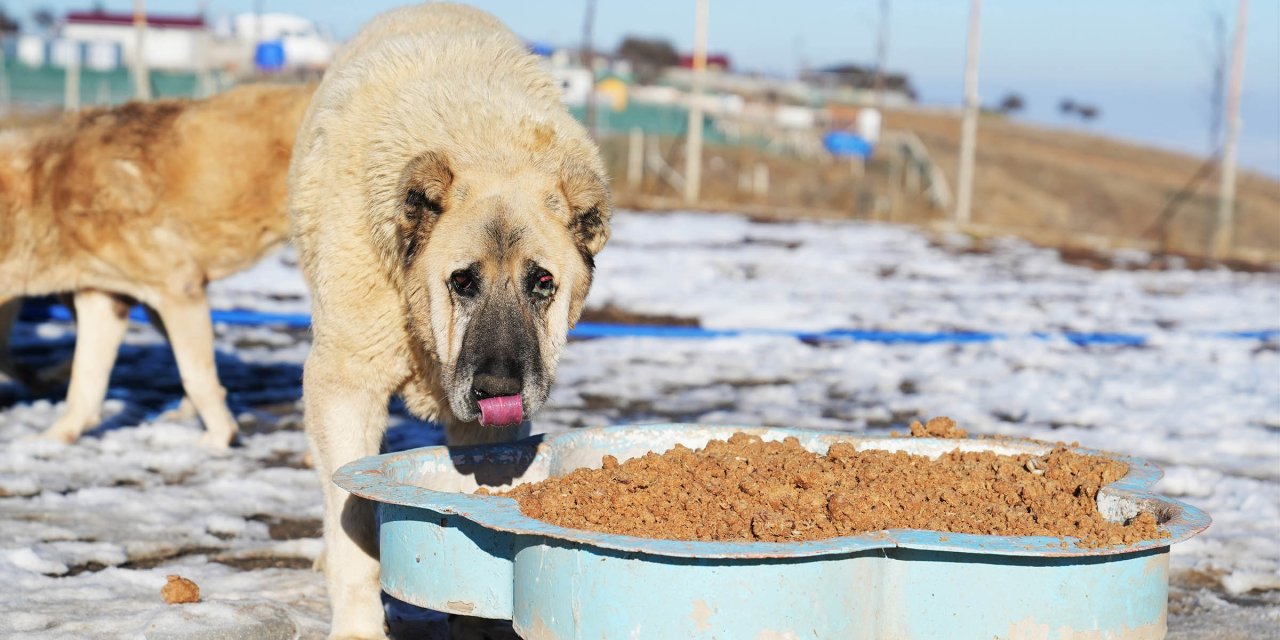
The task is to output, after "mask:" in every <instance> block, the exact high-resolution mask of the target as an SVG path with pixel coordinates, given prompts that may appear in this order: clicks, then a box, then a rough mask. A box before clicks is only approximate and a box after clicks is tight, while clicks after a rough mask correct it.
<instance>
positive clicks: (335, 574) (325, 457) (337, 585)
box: [303, 337, 391, 640]
mask: <svg viewBox="0 0 1280 640" xmlns="http://www.w3.org/2000/svg"><path fill="white" fill-rule="evenodd" d="M330 353H331V352H330V351H329V350H328V349H326V348H325V345H324V344H323V342H322V341H321V340H320V339H319V337H318V338H317V342H316V344H315V346H313V348H312V351H311V355H310V356H309V357H308V358H307V365H306V369H305V370H304V372H303V401H304V403H305V408H304V419H305V421H306V428H307V440H308V442H309V445H310V448H311V458H312V460H313V461H314V462H315V466H316V471H317V472H318V473H319V474H320V485H321V487H322V488H323V489H324V561H323V564H324V572H325V582H326V585H327V586H328V589H329V602H330V605H331V606H332V608H333V611H332V614H333V618H332V625H331V627H330V631H329V637H330V638H332V639H334V640H336V639H338V638H343V639H346V638H385V637H386V632H385V630H384V628H383V626H384V624H385V620H384V618H385V615H384V613H383V609H382V597H381V593H382V589H381V586H380V584H379V581H378V537H377V536H378V532H377V523H376V522H375V517H374V512H373V505H372V504H371V503H370V502H368V501H366V500H363V499H361V498H357V497H355V496H352V495H351V494H349V493H347V492H346V491H343V490H342V489H339V488H338V487H337V486H336V485H334V484H333V481H332V479H331V478H332V476H333V472H334V471H336V470H337V469H338V468H339V467H341V466H342V465H344V464H346V463H348V462H351V461H353V460H356V459H358V458H361V457H364V456H369V455H374V454H376V453H378V448H379V446H380V445H381V442H382V435H383V432H384V431H385V430H386V424H387V401H388V400H389V399H390V395H391V392H390V390H389V389H387V390H384V389H383V386H384V385H380V384H377V380H378V379H379V378H380V376H379V375H378V374H379V372H373V371H353V370H351V363H350V361H349V358H343V357H342V356H340V355H336V354H335V355H330ZM344 360H345V361H344Z"/></svg>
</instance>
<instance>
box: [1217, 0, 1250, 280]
mask: <svg viewBox="0 0 1280 640" xmlns="http://www.w3.org/2000/svg"><path fill="white" fill-rule="evenodd" d="M1248 19H1249V0H1239V2H1238V3H1237V4H1236V33H1235V36H1234V42H1233V43H1232V46H1231V79H1230V80H1229V81H1228V85H1227V105H1226V108H1225V111H1226V116H1227V140H1226V143H1225V144H1223V147H1222V173H1221V178H1222V181H1221V182H1220V183H1219V185H1218V219H1217V221H1216V223H1215V224H1214V228H1213V244H1212V245H1211V246H1210V248H1209V252H1210V255H1212V256H1214V257H1220V256H1223V255H1225V254H1227V253H1228V252H1229V251H1230V250H1231V245H1232V243H1233V242H1234V240H1235V238H1234V236H1235V224H1236V151H1237V146H1238V144H1239V142H1240V90H1241V85H1243V84H1244V34H1245V26H1246V23H1247V21H1248Z"/></svg>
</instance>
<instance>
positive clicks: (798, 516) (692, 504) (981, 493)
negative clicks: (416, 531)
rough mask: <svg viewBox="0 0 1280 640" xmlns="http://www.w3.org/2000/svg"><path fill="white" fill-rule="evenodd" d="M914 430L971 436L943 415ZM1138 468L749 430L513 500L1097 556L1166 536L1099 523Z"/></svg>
mask: <svg viewBox="0 0 1280 640" xmlns="http://www.w3.org/2000/svg"><path fill="white" fill-rule="evenodd" d="M912 433H913V434H915V435H918V436H919V435H924V436H944V434H945V436H944V437H954V436H956V435H957V434H963V431H960V430H958V429H956V428H955V423H954V422H952V421H950V420H947V419H937V418H935V419H934V420H931V421H930V422H929V424H928V425H920V424H919V423H916V424H914V425H912ZM1126 472H1127V466H1126V465H1125V464H1123V463H1120V462H1117V461H1114V460H1109V459H1106V458H1100V457H1095V456H1085V455H1080V454H1077V453H1073V452H1071V451H1069V450H1068V449H1066V448H1064V447H1058V448H1055V449H1054V450H1053V451H1051V452H1049V453H1047V454H1045V455H1043V456H1038V457H1037V456H1032V455H1029V454H1028V455H1016V456H1004V455H997V454H995V453H990V452H959V451H953V452H950V453H945V454H943V455H942V456H940V457H938V458H937V459H930V458H928V457H926V456H921V455H912V454H909V453H905V452H900V451H899V452H889V451H874V450H870V451H858V450H856V448H855V447H854V445H852V444H847V443H837V444H833V445H831V447H830V449H829V450H828V452H827V454H826V455H818V454H816V453H813V452H810V451H808V450H807V449H805V448H804V447H802V446H801V445H800V442H799V441H798V440H796V439H795V438H787V439H786V440H784V441H782V442H765V441H763V440H761V439H760V438H759V437H757V436H751V435H746V434H742V433H738V434H734V435H733V436H732V437H730V438H729V439H728V441H724V440H715V441H712V442H709V443H708V444H707V446H706V447H703V448H702V449H698V450H691V449H689V448H687V447H684V446H681V445H677V446H676V447H675V448H673V449H671V450H670V451H667V452H666V453H663V454H657V453H648V454H646V455H644V456H641V457H639V458H634V459H632V460H628V461H626V462H623V463H619V462H618V461H617V459H616V458H614V457H613V456H604V458H603V466H602V468H600V469H578V470H576V471H573V472H572V473H569V474H568V475H565V476H562V477H558V478H550V479H547V480H544V481H542V482H537V483H531V484H525V485H521V486H518V487H515V488H514V489H512V490H510V491H508V492H507V493H505V494H504V495H507V496H509V497H512V498H515V499H516V500H517V501H518V502H519V504H520V510H521V511H522V512H524V513H525V514H526V515H528V516H530V517H533V518H537V519H540V520H544V521H546V522H550V523H553V524H557V525H560V526H564V527H570V528H575V529H588V530H594V531H604V532H608V533H618V534H626V535H633V536H641V537H646V538H667V539H677V540H719V541H771V542H788V541H799V540H817V539H822V538H830V537H835V536H845V535H853V534H857V533H862V532H868V531H879V530H883V529H928V530H933V531H943V532H955V533H977V534H993V535H1001V536H1028V535H1039V536H1073V537H1075V538H1078V539H1079V540H1080V544H1082V545H1085V546H1094V547H1098V546H1107V545H1115V544H1128V543H1132V542H1136V541H1138V540H1143V539H1150V538H1153V537H1159V536H1160V535H1162V534H1161V533H1160V532H1159V531H1158V529H1157V522H1156V519H1155V517H1154V516H1153V515H1152V514H1149V513H1143V514H1140V515H1139V516H1137V517H1135V518H1133V519H1131V520H1130V521H1129V522H1125V523H1113V522H1108V521H1107V520H1106V519H1104V518H1103V517H1102V516H1101V515H1100V514H1099V513H1098V509H1097V502H1096V500H1097V495H1098V489H1099V488H1101V487H1102V486H1104V485H1106V484H1108V483H1110V482H1113V481H1115V480H1117V479H1119V478H1121V477H1122V476H1124V474H1125V473H1126ZM482 491H483V490H482ZM1164 535H1167V534H1164Z"/></svg>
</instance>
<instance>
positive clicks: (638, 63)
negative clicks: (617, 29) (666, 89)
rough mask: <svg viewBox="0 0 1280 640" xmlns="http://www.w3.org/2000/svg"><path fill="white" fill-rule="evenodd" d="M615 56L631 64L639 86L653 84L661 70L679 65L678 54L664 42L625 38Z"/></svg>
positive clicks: (656, 39) (641, 38)
mask: <svg viewBox="0 0 1280 640" xmlns="http://www.w3.org/2000/svg"><path fill="white" fill-rule="evenodd" d="M617 56H618V57H619V58H622V59H623V60H626V61H627V62H628V63H630V64H631V71H632V72H633V73H635V76H636V82H637V83H639V84H653V82H654V81H655V80H657V79H658V77H659V76H661V75H662V70H663V69H666V68H667V67H672V66H675V65H677V64H680V54H678V53H676V49H675V47H673V46H671V43H670V42H668V41H666V40H661V39H658V38H643V37H640V36H627V37H625V38H623V39H622V44H620V45H618V51H617Z"/></svg>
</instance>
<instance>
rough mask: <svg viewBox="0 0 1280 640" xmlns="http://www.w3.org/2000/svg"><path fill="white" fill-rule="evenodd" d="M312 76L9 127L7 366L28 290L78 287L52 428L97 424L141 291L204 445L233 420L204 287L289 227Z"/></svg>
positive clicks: (3, 214) (4, 179)
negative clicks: (68, 361) (295, 157)
mask: <svg viewBox="0 0 1280 640" xmlns="http://www.w3.org/2000/svg"><path fill="white" fill-rule="evenodd" d="M314 90H315V87H314V86H283V85H282V86H270V85H248V86H244V87H240V88H237V89H232V90H230V91H227V92H225V93H222V94H219V95H217V96H214V97H212V98H209V99H207V100H201V101H188V100H159V101H155V102H149V103H129V104H125V105H123V106H120V107H115V108H110V109H99V110H91V111H86V112H82V113H80V114H77V115H74V116H71V117H69V118H67V119H66V120H64V121H62V122H60V123H58V124H55V125H49V126H45V127H39V128H35V129H30V130H17V131H10V132H5V133H3V134H0V228H3V229H4V232H3V233H0V336H3V338H0V349H3V355H0V369H2V370H3V372H4V373H6V374H7V375H10V377H15V378H17V379H19V380H23V379H24V378H26V379H27V380H28V381H29V379H30V376H29V375H24V372H22V371H20V370H19V369H18V368H17V367H16V366H15V365H14V364H13V363H12V362H11V361H10V360H9V358H8V349H7V348H4V347H6V346H7V345H6V344H5V343H6V342H7V340H8V335H9V329H10V324H11V323H12V322H13V316H14V314H15V313H16V306H17V305H16V302H15V301H16V300H17V299H19V298H21V297H23V296H33V295H44V294H50V293H68V292H69V293H71V294H72V295H73V297H74V307H75V313H76V330H77V339H76V346H75V355H74V357H73V360H72V370H71V383H70V387H69V389H68V392H67V407H66V411H65V413H64V414H63V415H62V416H61V417H60V418H59V419H58V421H57V422H56V423H55V424H54V425H53V426H52V427H50V428H49V429H48V430H47V431H45V433H44V434H43V435H44V436H45V437H48V438H52V439H56V440H61V441H65V442H71V441H73V440H75V439H76V438H77V437H79V435H80V434H81V433H82V432H83V431H84V430H85V429H86V428H88V427H90V426H93V425H94V424H96V423H97V420H98V413H99V411H100V410H101V407H102V401H103V397H104V395H105V393H106V387H107V379H108V377H109V375H110V372H111V368H112V366H113V364H114V362H115V356H116V352H117V350H118V348H119V345H120V341H121V340H122V339H123V337H124V332H125V328H126V325H127V312H128V309H129V307H130V306H132V304H133V303H134V302H140V303H142V304H143V305H145V306H146V307H147V308H148V310H149V311H151V312H152V317H153V318H156V319H158V328H160V330H161V331H162V332H166V334H167V337H168V338H169V341H170V343H171V345H172V347H173V351H174V356H175V358H176V360H177V362H178V369H179V372H180V373H181V375H182V385H183V388H184V389H185V391H186V394H187V399H188V400H190V402H191V404H192V405H194V407H195V410H196V411H197V412H198V413H199V415H200V418H201V419H202V420H203V421H204V425H205V430H206V433H205V436H204V443H205V444H207V445H210V446H215V447H225V446H227V444H228V443H230V442H231V440H232V438H234V437H235V433H236V422H235V419H234V418H232V416H231V412H230V411H228V410H227V407H226V402H225V399H224V395H225V392H224V391H223V389H222V386H221V384H220V383H219V382H218V376H217V372H216V370H215V369H214V362H213V327H212V324H211V322H210V319H209V306H208V303H207V302H206V299H205V285H206V284H208V283H209V281H211V280H216V279H218V278H222V277H225V276H227V275H229V274H231V273H234V272H235V271H238V270H241V269H244V268H246V267H248V266H250V265H252V264H253V263H254V262H255V261H257V260H258V259H259V258H260V257H262V256H263V254H265V253H266V252H268V251H270V250H271V249H273V248H275V247H277V246H279V245H281V244H282V243H283V242H284V241H285V240H286V239H287V238H288V229H289V221H288V215H287V214H286V201H287V185H286V180H285V177H286V168H287V167H288V164H289V154H290V152H291V149H292V146H293V141H294V134H295V133H296V131H297V127H298V123H299V121H301V119H302V114H303V113H304V111H305V110H306V107H307V104H308V102H309V101H310V98H311V94H312V93H313V92H314Z"/></svg>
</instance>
